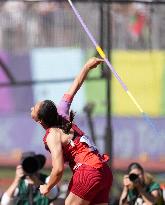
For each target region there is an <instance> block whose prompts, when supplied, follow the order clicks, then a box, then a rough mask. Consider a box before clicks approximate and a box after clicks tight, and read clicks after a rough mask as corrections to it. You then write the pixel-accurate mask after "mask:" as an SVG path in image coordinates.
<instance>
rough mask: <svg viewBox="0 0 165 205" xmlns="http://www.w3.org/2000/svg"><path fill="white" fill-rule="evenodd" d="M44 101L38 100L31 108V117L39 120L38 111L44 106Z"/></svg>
mask: <svg viewBox="0 0 165 205" xmlns="http://www.w3.org/2000/svg"><path fill="white" fill-rule="evenodd" d="M42 104H43V102H42V101H41V102H38V103H36V104H35V105H34V106H33V107H32V108H31V117H32V119H33V120H35V121H36V122H38V121H39V119H38V112H39V110H40V107H41V106H42Z"/></svg>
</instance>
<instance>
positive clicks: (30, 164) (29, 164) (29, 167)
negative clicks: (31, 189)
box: [22, 157, 38, 174]
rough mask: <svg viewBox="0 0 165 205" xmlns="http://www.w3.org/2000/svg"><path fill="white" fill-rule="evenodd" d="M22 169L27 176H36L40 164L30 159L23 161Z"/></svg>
mask: <svg viewBox="0 0 165 205" xmlns="http://www.w3.org/2000/svg"><path fill="white" fill-rule="evenodd" d="M22 167H23V170H24V171H25V172H26V173H27V174H34V173H35V172H36V171H37V170H38V162H37V160H36V159H35V158H33V157H28V158H26V159H25V160H24V161H23V163H22Z"/></svg>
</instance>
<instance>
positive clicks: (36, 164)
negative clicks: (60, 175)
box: [1, 152, 59, 205]
mask: <svg viewBox="0 0 165 205" xmlns="http://www.w3.org/2000/svg"><path fill="white" fill-rule="evenodd" d="M45 162H46V158H45V156H44V155H41V154H35V153H34V152H24V153H22V157H21V161H20V164H19V165H18V166H17V167H16V174H15V178H14V181H13V182H12V184H11V185H10V186H9V188H8V189H7V190H6V191H5V192H4V194H3V195H2V199H1V205H18V204H21V205H32V204H33V205H41V204H44V205H47V204H51V202H52V201H54V199H56V198H57V196H58V194H59V188H58V186H54V187H53V188H52V190H51V192H50V193H49V194H48V195H47V196H43V195H41V194H40V192H39V186H40V185H41V184H44V183H47V182H48V181H49V177H48V176H47V175H46V174H43V173H41V172H40V170H41V169H42V168H43V167H44V164H45Z"/></svg>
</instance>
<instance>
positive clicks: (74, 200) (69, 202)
mask: <svg viewBox="0 0 165 205" xmlns="http://www.w3.org/2000/svg"><path fill="white" fill-rule="evenodd" d="M89 204H90V202H89V201H86V200H84V199H82V198H80V197H79V196H77V195H75V194H73V193H72V192H70V193H69V195H68V196H67V198H66V200H65V205H89ZM103 205H104V204H103ZM105 205H106V204H105Z"/></svg>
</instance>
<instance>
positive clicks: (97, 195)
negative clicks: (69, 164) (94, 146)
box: [69, 164, 113, 204]
mask: <svg viewBox="0 0 165 205" xmlns="http://www.w3.org/2000/svg"><path fill="white" fill-rule="evenodd" d="M112 181H113V176H112V172H111V170H110V168H109V166H108V165H106V164H105V165H104V166H103V167H102V168H99V169H96V168H93V167H90V166H88V165H84V164H83V165H82V166H80V167H79V168H78V169H77V170H76V171H75V172H74V174H73V177H72V179H71V181H70V184H69V191H70V192H72V193H73V194H75V195H77V196H79V197H80V198H82V199H84V200H87V201H90V202H91V203H90V204H99V203H108V202H109V192H110V188H111V186H112Z"/></svg>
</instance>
